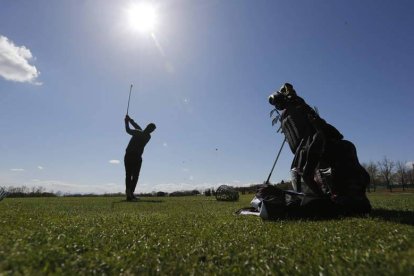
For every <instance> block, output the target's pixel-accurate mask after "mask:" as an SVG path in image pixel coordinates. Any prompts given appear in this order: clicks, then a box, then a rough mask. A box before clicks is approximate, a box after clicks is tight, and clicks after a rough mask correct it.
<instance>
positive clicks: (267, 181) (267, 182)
mask: <svg viewBox="0 0 414 276" xmlns="http://www.w3.org/2000/svg"><path fill="white" fill-rule="evenodd" d="M285 143H286V138H285V139H284V140H283V143H282V145H281V146H280V149H279V152H278V153H277V156H276V160H275V162H274V163H273V167H272V169H271V170H270V173H269V176H268V177H267V180H266V184H269V180H270V177H271V176H272V173H273V170H274V169H275V166H276V163H277V160H279V156H280V153H281V152H282V149H283V146H284V145H285Z"/></svg>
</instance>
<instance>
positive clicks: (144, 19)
mask: <svg viewBox="0 0 414 276" xmlns="http://www.w3.org/2000/svg"><path fill="white" fill-rule="evenodd" d="M128 17H129V24H130V25H131V27H132V28H134V29H136V30H138V31H140V32H143V33H152V32H153V31H154V28H155V26H156V24H157V13H156V10H155V8H154V6H152V5H150V4H149V3H140V4H135V5H132V6H131V7H130V8H129V10H128Z"/></svg>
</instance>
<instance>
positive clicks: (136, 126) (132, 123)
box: [129, 119, 142, 131]
mask: <svg viewBox="0 0 414 276" xmlns="http://www.w3.org/2000/svg"><path fill="white" fill-rule="evenodd" d="M129 122H130V123H131V125H132V126H133V127H134V128H135V129H138V130H141V131H142V128H141V127H140V126H139V125H138V124H137V123H135V121H134V120H132V119H130V120H129Z"/></svg>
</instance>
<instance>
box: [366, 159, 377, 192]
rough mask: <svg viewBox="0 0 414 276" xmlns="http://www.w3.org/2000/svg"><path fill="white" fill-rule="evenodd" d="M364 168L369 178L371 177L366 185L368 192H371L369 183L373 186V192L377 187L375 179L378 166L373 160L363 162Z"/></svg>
mask: <svg viewBox="0 0 414 276" xmlns="http://www.w3.org/2000/svg"><path fill="white" fill-rule="evenodd" d="M363 166H364V168H365V169H366V170H367V172H368V174H369V178H370V179H371V183H370V184H369V185H368V192H371V185H372V187H373V188H374V192H375V190H376V189H377V179H378V166H377V164H375V163H374V162H373V161H369V163H368V164H367V163H365V164H363Z"/></svg>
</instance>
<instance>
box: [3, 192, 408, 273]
mask: <svg viewBox="0 0 414 276" xmlns="http://www.w3.org/2000/svg"><path fill="white" fill-rule="evenodd" d="M251 198H252V195H246V196H242V197H241V200H240V201H239V202H236V203H229V202H217V201H215V200H214V198H212V197H204V196H197V197H182V198H144V199H143V200H141V201H140V202H137V203H127V202H122V200H123V199H122V198H102V197H101V198H25V199H10V198H6V199H5V200H3V201H2V202H0V274H6V275H7V274H30V275H33V274H72V275H73V274H92V273H96V274H185V275H187V274H227V275H229V274H243V275H245V274H257V273H259V274H310V275H317V274H321V273H322V274H324V275H366V274H370V275H374V274H375V275H413V274H414V228H413V225H414V194H398V195H397V194H391V195H387V194H380V195H372V196H370V198H371V202H372V205H373V207H374V211H373V213H372V215H371V216H370V217H368V218H345V219H336V220H323V221H305V220H296V221H288V220H284V221H276V222H264V221H262V220H261V219H260V218H257V217H251V216H236V215H234V211H235V210H237V209H238V208H240V207H246V206H248V205H249V201H250V200H251Z"/></svg>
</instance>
